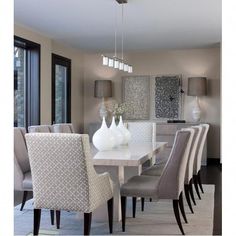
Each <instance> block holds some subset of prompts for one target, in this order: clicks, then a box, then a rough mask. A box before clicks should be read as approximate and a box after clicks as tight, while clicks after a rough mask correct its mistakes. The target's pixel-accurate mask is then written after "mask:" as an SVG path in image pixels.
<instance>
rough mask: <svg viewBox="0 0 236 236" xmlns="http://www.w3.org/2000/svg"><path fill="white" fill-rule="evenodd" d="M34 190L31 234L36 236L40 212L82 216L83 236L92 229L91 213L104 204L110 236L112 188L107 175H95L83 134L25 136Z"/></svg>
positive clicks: (58, 218)
mask: <svg viewBox="0 0 236 236" xmlns="http://www.w3.org/2000/svg"><path fill="white" fill-rule="evenodd" d="M26 142H27V147H28V153H29V159H30V165H31V171H32V179H33V191H34V235H38V231H39V226H40V217H41V209H42V208H46V209H51V210H52V209H53V210H56V217H57V226H58V227H59V225H60V210H67V211H80V212H83V213H84V234H85V235H88V234H89V232H90V228H91V219H92V212H93V211H94V210H95V209H96V208H97V207H98V206H100V205H102V204H104V203H105V202H107V205H108V216H109V228H110V233H112V222H113V220H112V219H113V185H112V181H111V179H110V177H109V174H108V173H103V174H97V173H96V171H95V169H94V167H93V163H92V157H91V154H90V146H89V137H88V135H86V134H83V135H79V134H61V133H60V134H59V133H53V134H52V133H51V134H46V133H31V134H26Z"/></svg>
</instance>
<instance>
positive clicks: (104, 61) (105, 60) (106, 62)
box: [102, 56, 108, 66]
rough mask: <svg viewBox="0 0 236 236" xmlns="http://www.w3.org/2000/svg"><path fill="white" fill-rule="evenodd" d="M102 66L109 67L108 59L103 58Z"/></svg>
mask: <svg viewBox="0 0 236 236" xmlns="http://www.w3.org/2000/svg"><path fill="white" fill-rule="evenodd" d="M102 64H103V65H104V66H108V57H106V56H102Z"/></svg>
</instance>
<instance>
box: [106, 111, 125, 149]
mask: <svg viewBox="0 0 236 236" xmlns="http://www.w3.org/2000/svg"><path fill="white" fill-rule="evenodd" d="M109 129H110V130H111V131H112V132H113V135H114V136H115V147H118V146H119V145H121V144H122V143H123V134H122V133H121V131H120V130H119V129H118V128H117V126H116V123H115V117H114V116H113V117H112V123H111V126H110V128H109Z"/></svg>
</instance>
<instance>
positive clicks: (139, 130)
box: [126, 122, 156, 143]
mask: <svg viewBox="0 0 236 236" xmlns="http://www.w3.org/2000/svg"><path fill="white" fill-rule="evenodd" d="M126 124H127V128H128V130H129V131H130V133H131V137H132V138H131V142H135V143H137V142H156V123H151V122H128V123H126Z"/></svg>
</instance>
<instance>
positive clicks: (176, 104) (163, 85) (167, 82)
mask: <svg viewBox="0 0 236 236" xmlns="http://www.w3.org/2000/svg"><path fill="white" fill-rule="evenodd" d="M181 84H182V83H181V76H179V75H177V76H157V77H155V118H162V119H163V118H164V119H166V118H167V119H179V118H180V117H181V104H182V101H181V92H182V88H181Z"/></svg>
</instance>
